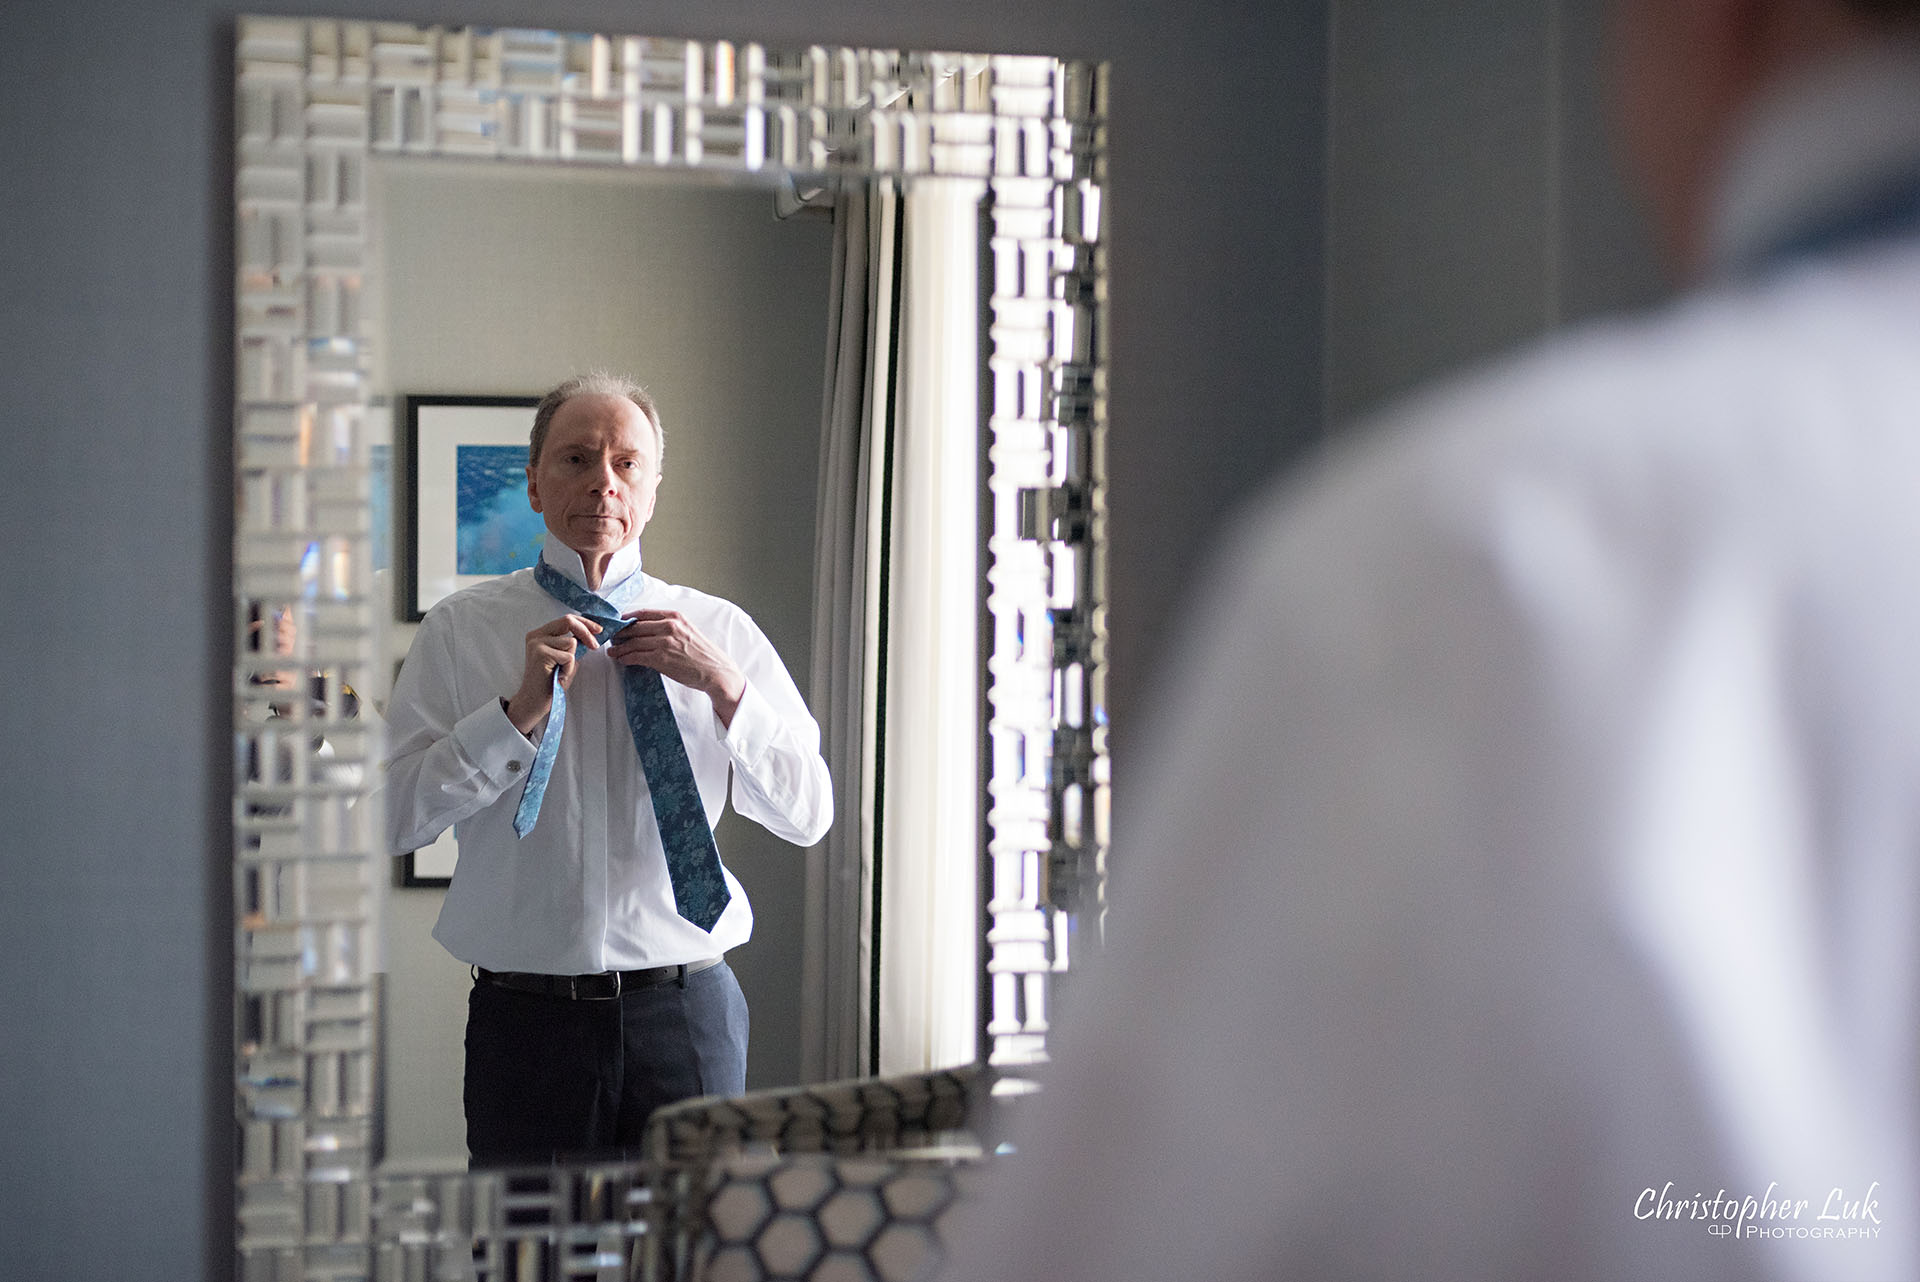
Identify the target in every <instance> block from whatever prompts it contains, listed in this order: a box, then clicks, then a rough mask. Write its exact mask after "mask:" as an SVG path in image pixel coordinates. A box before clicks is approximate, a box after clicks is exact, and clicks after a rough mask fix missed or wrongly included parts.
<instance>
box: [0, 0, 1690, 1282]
mask: <svg viewBox="0 0 1920 1282" xmlns="http://www.w3.org/2000/svg"><path fill="white" fill-rule="evenodd" d="M1600 7H1601V3H1600V0H1459V2H1458V3H1454V4H1449V5H1445V6H1412V5H1406V4H1404V3H1400V2H1398V0H1277V2H1276V0H1201V2H1200V3H1193V2H1192V0H1182V2H1179V3H1176V2H1175V0H1134V2H1132V3H1121V2H1120V0H1113V2H1111V3H1099V2H1098V0H1043V2H1042V3H1032V2H1031V0H977V2H976V3H974V4H970V5H952V4H946V3H936V2H935V0H890V2H887V3H882V2H881V0H817V2H816V3H813V4H809V5H806V6H797V5H791V4H782V3H777V2H776V0H708V2H706V3H701V4H698V5H692V4H686V3H675V2H673V0H550V2H548V3H543V4H541V5H538V6H534V5H531V4H529V3H528V2H527V0H447V2H433V0H391V2H389V3H369V2H367V0H361V2H360V3H355V4H349V5H345V6H326V5H320V4H316V3H311V2H307V3H267V2H265V0H263V2H261V3H257V4H250V5H244V6H236V5H233V4H230V3H215V2H213V0H172V2H170V3H167V4H153V3H144V2H141V0H17V2H16V3H12V4H9V5H8V6H7V7H6V10H5V13H4V17H3V18H0V174H4V175H5V180H4V182H0V209H4V216H3V217H0V256H3V257H0V262H3V263H4V270H3V271H0V336H4V346H3V347H0V531H3V532H4V542H3V543H0V546H4V547H5V549H6V556H5V558H4V560H3V561H0V583H3V584H4V596H3V597H0V601H4V607H5V608H4V610H0V638H4V639H3V640H0V672H4V673H5V678H4V679H5V682H6V690H7V698H6V700H5V706H6V721H5V724H6V730H5V733H4V734H0V975H4V980H0V1206H4V1207H5V1208H6V1209H5V1211H4V1213H0V1272H4V1273H5V1274H6V1275H7V1276H10V1277H21V1278H38V1277H68V1276H83V1275H98V1276H108V1275H111V1276H114V1277H116V1278H123V1279H142V1278H153V1279H187V1278H213V1279H218V1278H221V1277H224V1276H225V1275H226V1271H227V1269H228V1267H229V1259H230V1244H231V1231H232V1220H231V1196H232V1183H231V1154H232V1116H233V1106H232V1086H231V1070H232V1051H231V1046H232V1001H231V999H232V987H231V964H232V952H233V937H232V926H231V894H232V891H231V886H230V884H229V878H230V871H229V869H230V857H231V844H230V834H229V826H228V815H229V807H230V801H229V798H230V795H231V772H230V768H229V765H228V761H229V756H230V751H231V749H230V740H229V733H230V732H229V728H228V721H227V715H228V714H227V698H228V690H229V682H230V679H231V678H230V675H229V674H230V672H231V657H232V656H231V653H230V651H229V648H228V646H229V642H228V641H227V640H226V638H227V637H229V636H230V635H231V626H230V612H231V598H230V581H231V578H230V576H231V570H230V557H229V549H228V543H227V539H228V535H229V532H230V527H231V522H232V503H233V496H232V489H231V485H232V482H231V477H232V475H233V468H232V461H233V460H232V447H231V418H230V414H231V405H232V390H233V379H232V361H233V352H232V340H231V334H232V302H231V281H232V275H231V268H232V261H233V220H232V214H231V189H232V169H231V159H230V157H231V155H232V142H231V105H230V95H231V71H232V64H231V56H230V52H229V50H230V48H231V41H232V19H233V15H234V14H235V13H237V12H241V11H247V12H279V13H310V12H324V13H328V14H333V15H337V16H342V17H375V18H381V19H392V20H405V21H417V22H461V23H472V24H501V25H510V24H514V23H525V22H528V21H530V20H533V19H534V17H535V15H536V13H537V17H538V22H539V23H540V24H541V25H546V26H558V27H565V28H573V29H592V30H607V31H631V32H636V33H644V34H657V35H684V36H702V37H714V36H733V37H738V38H744V39H756V40H761V41H764V42H767V43H769V44H801V45H804V44H807V43H810V42H815V41H823V42H829V43H843V44H863V45H877V46H896V47H905V48H952V49H968V50H985V51H993V52H999V51H1008V52H1044V53H1052V54H1060V55H1064V56H1069V57H1077V58H1090V59H1102V60H1106V61H1108V62H1110V63H1111V64H1112V85H1113V98H1112V113H1111V120H1110V128H1111V148H1112V153H1111V154H1112V169H1111V184H1110V195H1109V213H1110V224H1109V225H1110V236H1111V239H1110V244H1111V259H1110V264H1111V279H1112V318H1113V323H1112V367H1113V371H1114V374H1113V397H1112V434H1111V442H1110V460H1109V468H1110V478H1111V480H1110V502H1111V511H1112V542H1111V553H1110V556H1111V577H1112V584H1111V598H1112V603H1113V618H1112V626H1111V630H1112V637H1113V691H1112V699H1111V708H1112V715H1113V719H1114V723H1115V725H1116V728H1117V735H1116V740H1115V754H1116V779H1117V786H1118V787H1120V788H1121V789H1124V788H1125V787H1126V780H1127V761H1128V750H1129V744H1130V742H1131V740H1132V737H1133V736H1134V735H1135V734H1136V733H1137V728H1138V726H1139V723H1140V719H1141V718H1142V717H1143V716H1145V715H1146V713H1147V711H1148V710H1149V709H1150V707H1151V703H1152V689H1153V684H1154V674H1155V672H1156V671H1157V670H1158V669H1159V667H1160V665H1162V664H1165V663H1172V662H1177V661H1178V655H1177V654H1174V653H1171V652H1170V651H1169V649H1168V647H1169V642H1170V638H1171V637H1172V635H1173V628H1174V626H1175V621H1176V619H1177V616H1178V613H1179V610H1180V607H1181V602H1182V597H1183V592H1184V591H1185V588H1186V585H1187V584H1188V583H1189V581H1190V575H1191V572H1192V570H1193V569H1194V567H1195V566H1196V565H1197V563H1198V562H1199V560H1200V558H1201V557H1202V556H1203V554H1204V551H1205V549H1206V547H1207V546H1208V543H1209V541H1210V539H1211V538H1212V537H1213V535H1214V534H1215V533H1216V532H1217V530H1218V528H1219V522H1220V521H1221V520H1222V519H1223V514H1224V513H1228V512H1231V511H1232V509H1233V507H1234V506H1235V504H1236V502H1237V501H1239V500H1241V499H1243V498H1244V497H1245V496H1246V495H1247V494H1248V493H1249V492H1250V491H1251V490H1252V489H1253V488H1254V487H1256V486H1257V485H1259V484H1260V483H1261V482H1262V480H1263V479H1264V478H1267V477H1271V476H1273V475H1275V474H1277V473H1279V472H1280V471H1282V470H1283V469H1284V468H1285V467H1286V465H1287V464H1288V463H1289V462H1290V461H1292V460H1293V459H1295V458H1297V457H1298V456H1299V454H1300V452H1301V451H1302V450H1304V449H1307V448H1310V447H1311V446H1312V445H1313V443H1314V442H1316V441H1317V440H1319V439H1321V438H1322V437H1323V436H1324V435H1326V434H1327V432H1328V430H1329V428H1328V425H1329V424H1332V425H1334V426H1335V427H1336V428H1337V427H1338V426H1339V425H1341V424H1344V423H1346V422H1348V421H1349V420H1350V419H1351V418H1352V416H1353V415H1354V414H1355V413H1357V412H1360V411H1364V410H1365V409H1366V408H1367V407H1369V406H1372V405H1375V404H1378V403H1379V402H1380V401H1381V400H1382V399H1384V398H1386V397H1388V396H1391V395H1392V394H1394V393H1396V392H1399V391H1401V390H1403V389H1405V388H1406V387H1408V386H1410V385H1411V384H1413V383H1415V382H1418V381H1420V380H1422V379H1424V378H1426V377H1428V376H1431V375H1433V374H1435V373H1438V372H1441V371H1444V370H1447V369H1450V368H1454V367H1457V366H1459V365H1462V364H1463V363H1467V362H1471V361H1473V360H1475V359H1477V358H1480V357H1482V356H1485V355H1488V354H1491V353H1492V352H1494V351H1497V350H1500V349H1502V348H1504V347H1506V346H1508V345H1510V344H1511V343H1513V342H1514V341H1516V340H1519V339H1522V338H1525V337H1527V336H1529V335H1532V334H1536V333H1539V332H1542V331H1544V330H1548V329H1551V328H1554V327H1556V326H1560V325H1565V324H1568V323H1573V322H1576V321H1578V320H1579V319H1580V318H1582V317H1584V316H1586V315H1589V314H1591V313H1593V312H1595V311H1597V310H1604V309H1607V308H1610V307H1614V306H1618V305H1628V304H1636V303H1640V302H1644V301H1646V300H1649V299H1652V298H1654V297H1656V296H1657V292H1658V287H1657V285H1656V284H1655V273H1654V269H1653V266H1652V261H1651V255H1650V252H1649V250H1648V247H1647V242H1646V238H1645V233H1644V231H1643V229H1642V228H1641V226H1640V224H1639V223H1638V221H1637V220H1636V218H1635V216H1634V214H1633V212H1632V211H1631V209H1630V208H1629V206H1628V204H1627V202H1626V201H1625V199H1624V197H1623V196H1622V195H1621V194H1620V191H1619V188H1618V185H1617V184H1616V182H1615V181H1614V179H1613V178H1612V177H1611V174H1610V171H1609V169H1608V168H1607V157H1606V141H1605V138H1604V130H1603V127H1602V112H1603V105H1602V103H1601V102H1600V99H1599V92H1598V86H1597V80H1596V72H1597V66H1596V62H1595V60H1596V58H1597V56H1598V49H1599V44H1600V33H1601V26H1602V24H1601V21H1600V17H1599V10H1600ZM422 390H425V389H422ZM670 425H671V424H670ZM1116 841H1117V847H1118V849H1117V852H1116V859H1117V861H1118V862H1117V865H1116V872H1115V893H1116V894H1122V895H1123V894H1124V893H1125V864H1124V859H1125V834H1124V833H1120V834H1117V839H1116Z"/></svg>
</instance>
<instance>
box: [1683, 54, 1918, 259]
mask: <svg viewBox="0 0 1920 1282" xmlns="http://www.w3.org/2000/svg"><path fill="white" fill-rule="evenodd" d="M1903 183H1906V184H1911V183H1920V43H1914V42H1901V43H1898V44H1895V43H1889V42H1882V43H1880V44H1878V45H1876V46H1875V47H1873V48H1872V49H1869V50H1865V51H1862V52H1859V53H1855V54H1850V55H1847V56H1845V57H1842V58H1838V59H1834V60H1832V61H1830V62H1827V63H1825V64H1823V65H1821V66H1820V67H1817V68H1815V69H1813V70H1812V71H1810V72H1807V73H1805V74H1803V75H1800V76H1796V77H1793V78H1791V79H1790V80H1789V81H1788V82H1786V83H1784V84H1782V85H1781V86H1779V87H1778V88H1777V89H1775V90H1774V91H1773V92H1771V93H1770V94H1768V95H1766V97H1765V98H1763V99H1762V101H1761V102H1760V103H1759V105H1758V106H1757V107H1756V108H1755V109H1754V110H1753V112H1752V113H1751V115H1750V116H1749V117H1748V118H1747V121H1746V124H1745V127H1744V128H1743V129H1742V130H1741V133H1740V136H1739V139H1738V141H1737V143H1736V144H1735V146H1734V148H1733V151H1732V153H1731V157H1730V159H1729V162H1728V164H1727V167H1726V169H1725V171H1724V174H1723V178H1722V181H1721V183H1720V186H1719V199H1718V200H1717V201H1716V202H1715V203H1714V206H1713V209H1712V219H1711V222H1710V224H1709V230H1708V260H1709V263H1710V265H1711V267H1712V269H1713V271H1714V273H1715V274H1721V275H1724V274H1728V273H1732V272H1738V271H1743V270H1750V269H1752V268H1755V267H1757V266H1759V265H1761V264H1763V263H1765V262H1767V261H1768V260H1770V259H1772V258H1775V257H1777V256H1780V255H1781V254H1783V253H1784V252H1785V251H1787V250H1788V248H1789V247H1790V246H1793V245H1795V244H1796V243H1804V242H1809V241H1811V242H1814V243H1817V242H1818V241H1819V239H1820V235H1819V233H1820V230H1821V228H1823V227H1827V226H1830V225H1831V226H1835V227H1842V226H1845V225H1846V224H1847V223H1849V222H1850V221H1851V218H1852V215H1853V214H1854V213H1855V212H1856V211H1858V210H1860V209H1861V208H1862V207H1863V206H1871V205H1873V204H1875V203H1876V202H1880V201H1882V200H1884V199H1885V198H1886V195H1887V193H1888V191H1889V189H1890V188H1895V187H1898V186H1899V185H1901V184H1903ZM1844 238H1845V237H1844V236H1836V237H1835V239H1844Z"/></svg>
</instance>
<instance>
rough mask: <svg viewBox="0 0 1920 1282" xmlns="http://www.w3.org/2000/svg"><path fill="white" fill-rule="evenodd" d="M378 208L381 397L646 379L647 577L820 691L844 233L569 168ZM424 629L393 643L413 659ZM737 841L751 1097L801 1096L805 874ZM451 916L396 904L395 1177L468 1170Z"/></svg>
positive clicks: (747, 193) (396, 632)
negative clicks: (823, 455)
mask: <svg viewBox="0 0 1920 1282" xmlns="http://www.w3.org/2000/svg"><path fill="white" fill-rule="evenodd" d="M371 195H372V198H373V202H374V207H375V210H376V214H375V227H376V229H377V230H376V232H375V242H376V244H377V246H378V247H379V248H378V253H379V257H380V259H381V260H382V261H381V265H380V266H379V267H378V268H377V270H376V277H375V278H376V279H377V280H379V281H380V282H381V288H380V289H379V290H378V296H379V298H380V299H381V300H382V301H381V302H380V303H377V304H376V307H375V315H374V316H373V317H370V319H373V320H374V322H375V324H376V325H377V326H378V332H379V334H380V336H381V337H380V341H379V342H378V344H377V345H376V351H377V352H379V353H380V356H379V358H378V359H377V363H376V365H375V367H374V377H373V386H374V389H375V391H376V393H377V394H380V395H385V396H388V397H391V398H394V399H395V402H396V404H397V402H398V398H399V397H401V396H403V395H405V394H406V393H410V392H414V393H418V392H426V393H460V394H467V395H472V394H498V395H516V394H518V395H537V394H539V393H541V392H543V391H545V390H546V389H547V388H548V387H551V386H553V385H554V384H555V383H557V382H559V381H560V380H561V379H562V378H564V377H566V376H567V375H569V374H573V373H577V372H579V371H581V370H584V369H591V368H606V369H612V370H617V371H620V372H623V373H628V374H631V375H633V376H634V377H636V378H639V379H640V380H641V381H642V382H644V383H645V384H646V385H647V387H648V390H649V391H651V392H652V394H653V396H654V399H655V400H656V401H657V402H658V404H659V406H660V411H661V417H662V420H663V421H664V423H665V425H666V428H667V453H666V468H665V473H664V475H665V480H664V483H663V484H662V486H661V489H660V498H659V504H658V506H657V508H656V509H655V511H654V516H653V520H652V522H651V523H650V524H649V525H648V526H647V533H646V553H647V570H648V572H649V573H652V574H656V575H659V576H660V577H662V578H665V579H667V580H669V581H671V582H677V583H685V584H688V585H690V586H693V587H697V588H700V589H702V590H703V591H708V592H713V593H717V594H718V595H720V596H723V597H726V598H727V599H728V600H730V601H732V602H734V603H735V604H737V605H739V606H740V607H741V608H743V609H745V610H746V611H747V612H748V613H749V614H751V615H752V616H753V617H754V620H755V621H756V622H757V623H758V624H759V625H760V627H761V629H762V630H763V631H764V632H766V634H767V636H768V638H769V639H770V640H771V641H772V642H773V644H774V647H775V648H776V649H777V650H778V651H779V653H780V656H781V658H782V659H784V660H785V662H786V664H787V668H788V670H789V671H790V672H792V673H794V674H796V677H795V679H796V680H797V681H799V682H800V683H802V686H803V688H804V684H805V682H806V681H807V673H808V670H809V667H810V665H811V651H812V612H813V590H812V589H813V528H814V503H815V483H814V476H815V471H816V468H817V466H818V454H819V439H820V396H821V383H822V379H823V375H824V372H825V367H826V346H827V302H828V288H827V287H828V280H827V277H828V273H829V269H830V267H831V264H832V254H833V227H832V225H831V224H830V223H828V222H825V221H823V220H817V219H801V218H796V219H787V220H785V221H781V220H778V219H776V218H775V217H774V214H773V194H772V190H771V189H770V188H767V187H752V186H739V185H731V184H730V185H724V186H723V185H719V184H715V183H701V184H690V183H688V182H686V181H684V180H682V181H678V182H672V183H665V182H661V181H657V180H648V179H647V178H644V177H642V178H636V177H634V176H632V175H613V174H607V173H604V172H601V171H596V170H588V169H581V168H572V169H563V168H560V167H558V166H542V167H535V166H527V165H510V166H491V167H485V168H482V167H478V166H473V165H453V164H448V163H446V162H436V161H419V160H414V161H383V162H381V163H380V164H379V165H377V166H376V167H375V179H374V182H373V184H372V187H371ZM398 474H399V473H396V475H398ZM395 546H396V547H397V548H398V547H402V546H404V544H403V543H402V542H399V541H396V544H395ZM417 630H418V629H417V627H416V626H415V625H412V624H402V623H397V622H396V623H395V624H394V625H393V626H392V628H391V630H390V633H389V639H390V642H391V645H390V648H391V650H392V656H391V657H392V658H393V659H394V660H396V661H397V660H398V659H399V658H400V657H401V656H403V655H404V654H405V653H406V647H407V646H408V645H409V644H411V642H412V637H413V633H414V632H416V631H417ZM385 670H389V669H383V671H385ZM370 693H371V694H373V696H374V698H375V699H376V701H378V700H380V699H381V698H382V696H383V695H384V691H379V690H376V691H372V692H370ZM720 842H721V849H722V850H723V852H724V853H725V855H726V859H727V864H728V866H729V867H730V868H732V869H733V871H734V873H735V875H737V876H738V877H740V879H741V882H742V884H743V885H745V886H746V888H747V894H748V896H749V897H750V898H751V900H752V901H753V908H754V930H753V939H752V940H751V941H750V942H748V943H747V944H746V945H745V946H743V947H741V948H739V949H736V950H735V951H734V952H733V953H732V954H730V956H729V962H730V964H731V965H732V966H733V968H734V970H735V972H736V973H737V974H738V975H739V977H740V983H741V986H742V988H744V989H745V991H746V994H747V1001H748V1004H749V1006H750V1007H751V1009H752V1012H753V1037H752V1039H751V1041H750V1043H749V1052H748V1061H747V1083H748V1085H749V1087H761V1086H774V1085H782V1084H787V1083H792V1082H797V1081H798V1080H799V1079H800V1009H801V995H800V950H801V938H802V930H801V917H802V907H803V902H802V901H803V893H804V890H805V884H806V864H805V858H806V857H805V855H803V854H802V853H801V852H800V851H799V850H798V849H796V848H795V847H793V846H790V845H788V844H787V843H785V842H783V841H781V840H779V839H778V838H776V837H774V836H772V835H771V834H769V833H768V832H767V831H766V830H765V829H763V828H760V827H759V826H758V825H756V824H752V823H748V822H745V821H743V820H741V819H740V818H739V817H738V816H736V815H734V814H732V813H731V812H729V813H728V815H727V817H726V818H725V819H724V820H722V822H721V826H720ZM443 897H444V896H443V892H441V891H439V890H431V889H420V888H412V889H395V890H393V891H391V892H390V893H389V894H388V897H387V919H386V924H387V931H386V936H387V971H388V977H387V981H386V986H385V990H384V993H385V1015H386V1023H385V1028H386V1033H387V1037H386V1042H385V1053H386V1069H387V1076H386V1093H385V1107H386V1120H387V1126H386V1139H387V1149H386V1152H387V1155H388V1156H389V1157H394V1158H403V1159H414V1158H422V1157H425V1158H443V1157H452V1158H454V1159H457V1160H463V1159H464V1157H465V1153H466V1147H465V1122H464V1119H463V1116H462V1112H461V1104H460V1080H461V1074H462V1072H463V1054H462V1048H463V1038H464V1032H465V1028H466V1009H467V1008H466V993H467V990H468V988H469V987H470V986H471V984H472V980H471V979H470V978H469V976H468V974H467V968H466V966H465V965H464V964H463V963H460V962H457V961H455V960H454V959H453V958H452V957H451V956H449V955H448V954H447V952H446V951H445V950H444V949H442V948H441V947H440V945H439V944H437V943H436V942H434V940H433V939H432V938H431V937H430V933H429V932H430V931H431V930H432V927H433V922H434V919H435V918H436V917H437V916H438V914H439V911H440V901H441V899H442V898H443Z"/></svg>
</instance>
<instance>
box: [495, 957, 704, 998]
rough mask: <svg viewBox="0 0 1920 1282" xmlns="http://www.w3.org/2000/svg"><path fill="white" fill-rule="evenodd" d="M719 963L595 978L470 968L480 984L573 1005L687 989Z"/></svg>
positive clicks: (613, 973) (603, 974)
mask: <svg viewBox="0 0 1920 1282" xmlns="http://www.w3.org/2000/svg"><path fill="white" fill-rule="evenodd" d="M720 962H721V959H720V958H718V957H709V958H707V959H706V960H705V961H697V962H688V963H687V964H686V965H684V966H649V967H647V968H646V969H645V970H603V971H601V972H600V973H599V974H597V975H534V974H529V973H527V972H526V971H519V970H488V969H486V968H485V967H483V966H475V967H474V968H473V974H474V978H476V979H478V980H479V981H480V982H481V983H483V984H494V985H497V986H498V987H500V988H511V989H513V990H514V991H515V992H521V993H539V994H541V995H542V996H545V997H565V998H568V999H569V1000H571V1001H576V1002H605V1001H612V1000H613V999H614V998H616V997H618V996H619V995H620V994H621V993H623V992H627V991H629V990H630V989H635V988H658V987H660V985H662V984H679V985H680V986H681V987H682V988H685V987H686V986H687V976H689V975H697V974H699V973H700V972H701V971H703V970H711V969H712V968H713V967H715V966H718V965H719V964H720Z"/></svg>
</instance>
